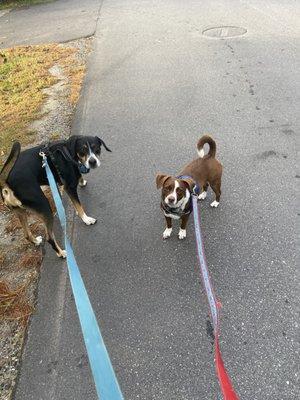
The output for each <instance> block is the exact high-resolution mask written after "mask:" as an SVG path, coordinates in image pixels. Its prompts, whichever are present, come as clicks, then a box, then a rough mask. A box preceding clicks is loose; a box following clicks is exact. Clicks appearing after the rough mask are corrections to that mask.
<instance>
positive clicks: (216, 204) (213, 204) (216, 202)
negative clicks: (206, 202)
mask: <svg viewBox="0 0 300 400" xmlns="http://www.w3.org/2000/svg"><path fill="white" fill-rule="evenodd" d="M218 205H219V202H218V201H216V200H215V201H213V202H212V203H211V205H210V206H211V207H218Z"/></svg>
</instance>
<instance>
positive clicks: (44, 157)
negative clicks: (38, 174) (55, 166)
mask: <svg viewBox="0 0 300 400" xmlns="http://www.w3.org/2000/svg"><path fill="white" fill-rule="evenodd" d="M39 156H41V157H42V159H43V162H42V167H43V168H45V166H46V159H47V157H46V154H45V153H44V152H43V151H42V150H41V151H40V152H39Z"/></svg>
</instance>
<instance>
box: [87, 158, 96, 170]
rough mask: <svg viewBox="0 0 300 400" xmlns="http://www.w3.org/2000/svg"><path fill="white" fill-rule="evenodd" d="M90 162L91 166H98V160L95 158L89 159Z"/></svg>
mask: <svg viewBox="0 0 300 400" xmlns="http://www.w3.org/2000/svg"><path fill="white" fill-rule="evenodd" d="M89 164H90V166H91V167H92V168H95V167H96V164H97V161H96V160H95V159H94V158H91V159H90V160H89Z"/></svg>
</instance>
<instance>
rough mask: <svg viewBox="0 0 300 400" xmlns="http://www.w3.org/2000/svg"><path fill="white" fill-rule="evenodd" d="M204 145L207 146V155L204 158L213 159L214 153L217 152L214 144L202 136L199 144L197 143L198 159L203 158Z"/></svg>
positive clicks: (205, 136)
mask: <svg viewBox="0 0 300 400" xmlns="http://www.w3.org/2000/svg"><path fill="white" fill-rule="evenodd" d="M205 143H207V144H209V152H208V153H207V155H206V156H205V157H213V158H215V156H216V151H217V146H216V142H215V141H214V139H213V138H212V137H211V136H209V135H204V136H202V138H200V139H199V142H198V143H197V153H198V155H199V157H200V158H203V157H204V149H203V146H204V145H205Z"/></svg>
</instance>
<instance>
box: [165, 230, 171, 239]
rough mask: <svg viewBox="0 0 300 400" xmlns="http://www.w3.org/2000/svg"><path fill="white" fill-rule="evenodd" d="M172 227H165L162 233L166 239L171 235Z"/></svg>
mask: <svg viewBox="0 0 300 400" xmlns="http://www.w3.org/2000/svg"><path fill="white" fill-rule="evenodd" d="M171 233H172V228H166V229H165V230H164V233H163V238H164V239H168V238H169V237H170V236H171Z"/></svg>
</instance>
